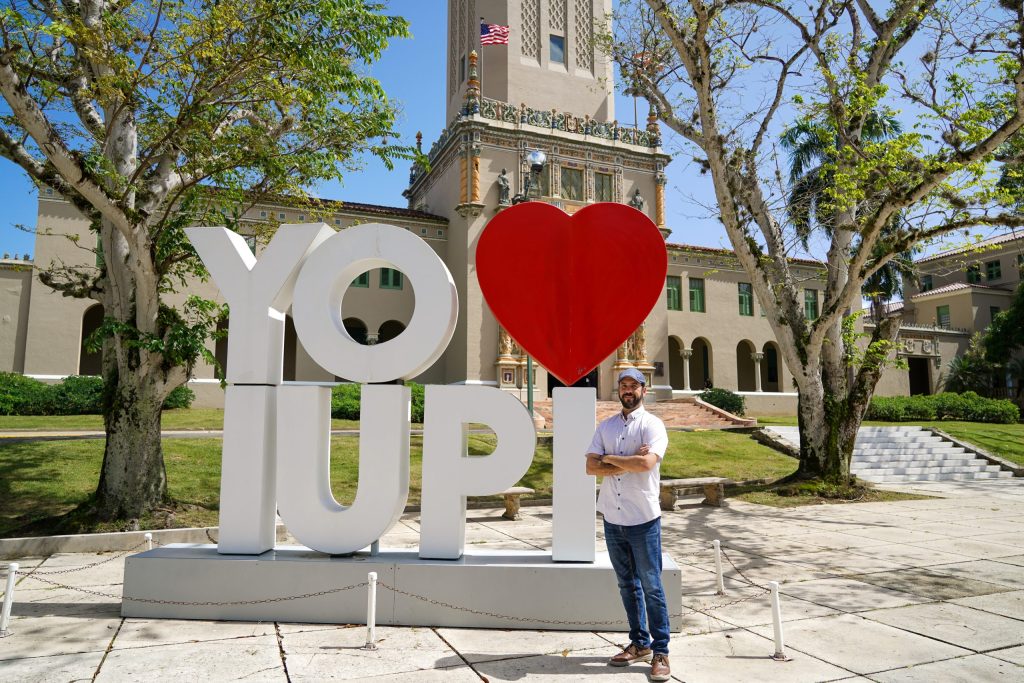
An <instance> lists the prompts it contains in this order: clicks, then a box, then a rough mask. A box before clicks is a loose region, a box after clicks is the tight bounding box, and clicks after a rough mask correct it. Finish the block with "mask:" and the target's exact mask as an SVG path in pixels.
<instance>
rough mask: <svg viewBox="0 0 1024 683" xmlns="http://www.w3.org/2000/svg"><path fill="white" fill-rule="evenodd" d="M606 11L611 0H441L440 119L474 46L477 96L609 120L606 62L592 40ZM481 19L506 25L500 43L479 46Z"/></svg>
mask: <svg viewBox="0 0 1024 683" xmlns="http://www.w3.org/2000/svg"><path fill="white" fill-rule="evenodd" d="M610 13H611V0H519V1H517V2H512V1H510V0H448V56H447V83H448V87H447V105H448V106H447V111H446V116H445V120H446V121H451V120H452V119H454V118H455V117H456V116H457V115H458V114H459V113H460V112H461V110H462V107H463V103H464V100H465V95H466V87H467V83H468V80H469V54H470V53H471V52H472V51H474V50H475V51H476V52H477V54H478V55H480V59H479V71H480V85H481V95H482V96H483V97H484V98H486V99H492V100H497V101H499V102H507V103H509V104H511V105H515V106H519V105H520V104H526V105H527V106H528V107H531V108H533V109H538V110H548V111H550V110H552V109H555V110H558V111H570V112H572V113H573V114H575V115H577V116H583V115H588V116H590V117H591V118H593V119H598V120H601V121H611V120H613V119H614V118H615V97H614V93H613V90H612V86H613V82H612V81H613V79H612V75H613V72H612V65H611V62H610V60H608V59H607V58H606V57H605V55H603V54H602V53H601V52H600V50H598V49H597V48H596V46H595V38H596V37H597V32H598V30H599V27H603V26H607V24H608V21H609V20H608V18H607V17H608V16H609V14H610ZM481 23H487V24H499V25H501V26H508V27H509V32H508V44H507V45H481V44H480V24H481Z"/></svg>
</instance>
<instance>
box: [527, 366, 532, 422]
mask: <svg viewBox="0 0 1024 683" xmlns="http://www.w3.org/2000/svg"><path fill="white" fill-rule="evenodd" d="M526 410H527V411H528V412H529V413H530V422H533V357H532V356H527V357H526Z"/></svg>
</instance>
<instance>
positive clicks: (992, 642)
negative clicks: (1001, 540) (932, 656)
mask: <svg viewBox="0 0 1024 683" xmlns="http://www.w3.org/2000/svg"><path fill="white" fill-rule="evenodd" d="M864 616H865V617H866V618H868V619H871V620H874V621H879V622H881V623H883V624H889V625H890V626H895V627H897V628H901V629H904V630H907V631H913V632H914V633H920V634H921V635H923V636H928V637H929V638H934V639H936V640H941V641H942V642H944V643H949V644H950V645H956V646H958V647H963V648H968V649H971V650H974V651H975V652H984V651H986V650H995V649H997V648H1002V647H1010V646H1013V645H1024V624H1021V622H1020V621H1017V620H1016V619H1010V618H1008V617H1003V616H999V615H998V614H991V613H989V612H982V611H981V610H976V609H971V608H970V607H964V606H963V605H954V604H952V603H933V604H928V605H911V606H910V607H899V608H896V609H882V610H875V611H874V612H868V613H866V614H864Z"/></svg>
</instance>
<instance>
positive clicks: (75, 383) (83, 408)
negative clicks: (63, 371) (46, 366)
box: [47, 375, 103, 415]
mask: <svg viewBox="0 0 1024 683" xmlns="http://www.w3.org/2000/svg"><path fill="white" fill-rule="evenodd" d="M47 389H48V390H49V391H50V394H51V395H52V399H53V402H52V405H53V409H52V411H51V412H49V413H47V414H48V415H99V414H100V413H102V412H103V378H102V377H92V376H88V375H72V376H70V377H65V378H64V379H63V380H62V381H61V382H60V384H54V385H52V386H49V387H47Z"/></svg>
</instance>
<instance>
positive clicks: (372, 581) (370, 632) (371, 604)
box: [363, 572, 377, 650]
mask: <svg viewBox="0 0 1024 683" xmlns="http://www.w3.org/2000/svg"><path fill="white" fill-rule="evenodd" d="M366 578H367V582H368V584H369V585H368V586H367V589H366V645H363V649H364V650H376V649H377V634H376V633H375V631H376V628H377V572H370V573H369V574H368V575H367V577H366Z"/></svg>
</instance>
